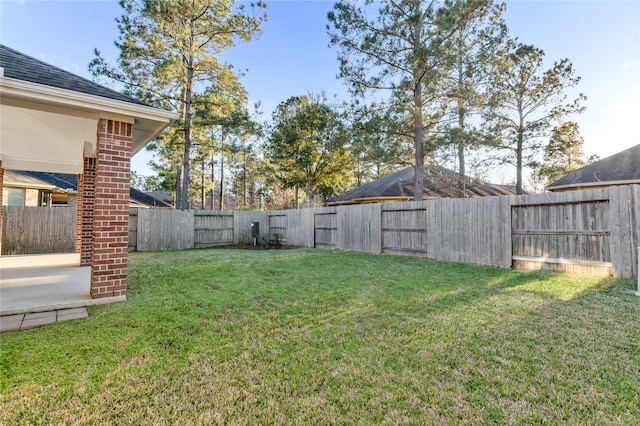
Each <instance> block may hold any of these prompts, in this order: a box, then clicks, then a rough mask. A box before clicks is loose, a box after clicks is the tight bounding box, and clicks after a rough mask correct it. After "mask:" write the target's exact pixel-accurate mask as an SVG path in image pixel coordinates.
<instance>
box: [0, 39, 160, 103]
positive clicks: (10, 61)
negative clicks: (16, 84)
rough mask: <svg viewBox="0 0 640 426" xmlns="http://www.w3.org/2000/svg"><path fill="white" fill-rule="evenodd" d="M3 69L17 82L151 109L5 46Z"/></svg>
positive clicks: (0, 47) (1, 48) (0, 55)
mask: <svg viewBox="0 0 640 426" xmlns="http://www.w3.org/2000/svg"><path fill="white" fill-rule="evenodd" d="M0 67H2V68H3V72H4V76H5V77H9V78H14V79H16V80H21V81H27V82H30V83H37V84H42V85H44V86H50V87H55V88H57V89H66V90H71V91H74V92H78V93H84V94H87V95H93V96H99V97H102V98H108V99H113V100H116V101H122V102H128V103H132V104H136V105H144V106H149V105H148V104H146V103H144V102H142V101H140V100H138V99H135V98H132V97H129V96H127V95H123V94H122V93H120V92H117V91H115V90H112V89H109V88H108V87H104V86H101V85H100V84H98V83H95V82H93V81H91V80H87V79H86V78H83V77H80V76H77V75H75V74H73V73H70V72H69V71H65V70H63V69H61V68H58V67H54V66H53V65H49V64H47V63H45V62H42V61H40V60H38V59H35V58H32V57H31V56H28V55H25V54H24V53H21V52H18V51H17V50H14V49H11V48H10V47H7V46H5V45H2V44H0Z"/></svg>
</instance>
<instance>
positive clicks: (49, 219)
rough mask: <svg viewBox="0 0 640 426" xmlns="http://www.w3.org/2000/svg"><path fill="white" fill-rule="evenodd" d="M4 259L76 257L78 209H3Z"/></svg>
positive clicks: (17, 207)
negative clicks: (30, 255) (72, 254)
mask: <svg viewBox="0 0 640 426" xmlns="http://www.w3.org/2000/svg"><path fill="white" fill-rule="evenodd" d="M1 219H2V221H3V224H2V255H12V254H45V253H74V252H75V249H76V209H75V208H74V207H21V206H2V218H1Z"/></svg>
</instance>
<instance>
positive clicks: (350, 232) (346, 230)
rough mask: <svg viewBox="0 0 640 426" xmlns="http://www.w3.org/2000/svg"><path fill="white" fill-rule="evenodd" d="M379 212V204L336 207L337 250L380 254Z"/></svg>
mask: <svg viewBox="0 0 640 426" xmlns="http://www.w3.org/2000/svg"><path fill="white" fill-rule="evenodd" d="M381 211H382V210H381V204H357V205H353V206H338V207H337V208H336V214H337V216H336V219H337V228H338V230H337V235H338V248H340V249H343V250H354V251H361V252H367V253H381V252H382V246H381V228H382V227H381V226H380V225H381Z"/></svg>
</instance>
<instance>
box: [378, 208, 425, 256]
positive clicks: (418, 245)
mask: <svg viewBox="0 0 640 426" xmlns="http://www.w3.org/2000/svg"><path fill="white" fill-rule="evenodd" d="M426 223H427V215H426V210H425V208H424V207H417V206H416V207H413V208H405V209H393V210H391V209H382V252H383V253H390V254H412V255H414V256H426V255H427V253H428V250H427V225H426Z"/></svg>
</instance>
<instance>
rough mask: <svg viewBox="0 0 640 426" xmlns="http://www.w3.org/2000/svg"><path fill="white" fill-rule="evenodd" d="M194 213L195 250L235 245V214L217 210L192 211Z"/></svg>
mask: <svg viewBox="0 0 640 426" xmlns="http://www.w3.org/2000/svg"><path fill="white" fill-rule="evenodd" d="M192 212H193V226H194V228H193V247H194V248H206V247H216V246H224V245H231V244H233V240H234V236H233V234H234V227H233V224H234V213H233V212H224V211H216V210H192Z"/></svg>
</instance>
